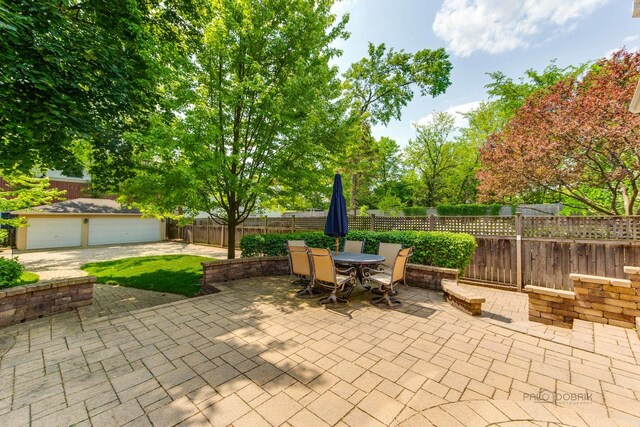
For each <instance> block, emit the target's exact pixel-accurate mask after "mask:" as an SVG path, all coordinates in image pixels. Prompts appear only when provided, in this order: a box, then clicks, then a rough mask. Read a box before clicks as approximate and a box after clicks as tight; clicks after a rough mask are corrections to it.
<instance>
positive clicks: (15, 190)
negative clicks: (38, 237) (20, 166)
mask: <svg viewBox="0 0 640 427" xmlns="http://www.w3.org/2000/svg"><path fill="white" fill-rule="evenodd" d="M3 179H4V181H5V183H6V189H5V190H1V189H0V212H10V211H15V210H19V209H28V208H32V207H35V206H40V205H46V204H49V203H52V202H54V201H56V200H60V199H62V198H64V194H65V193H66V191H60V190H58V189H55V188H49V178H32V177H30V176H28V175H24V174H21V173H12V174H4V176H3ZM0 224H2V225H9V226H12V227H21V226H23V225H25V221H24V218H12V219H2V218H0Z"/></svg>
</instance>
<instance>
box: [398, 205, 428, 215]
mask: <svg viewBox="0 0 640 427" xmlns="http://www.w3.org/2000/svg"><path fill="white" fill-rule="evenodd" d="M402 212H403V213H404V214H405V216H425V215H427V208H425V207H424V206H407V207H406V208H404V209H402Z"/></svg>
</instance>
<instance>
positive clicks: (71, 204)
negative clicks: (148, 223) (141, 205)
mask: <svg viewBox="0 0 640 427" xmlns="http://www.w3.org/2000/svg"><path fill="white" fill-rule="evenodd" d="M12 213H14V214H18V215H29V214H43V213H50V214H129V215H131V214H140V211H139V210H138V209H128V208H126V207H124V206H122V205H121V204H120V203H118V202H116V201H115V200H111V199H72V200H66V201H64V202H59V203H52V204H50V205H43V206H37V207H35V208H31V209H23V210H19V211H13V212H12Z"/></svg>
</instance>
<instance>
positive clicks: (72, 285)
mask: <svg viewBox="0 0 640 427" xmlns="http://www.w3.org/2000/svg"><path fill="white" fill-rule="evenodd" d="M95 281H96V278H95V277H93V276H84V277H76V278H71V279H55V280H46V281H41V282H38V283H33V284H30V285H24V286H15V287H12V288H6V289H0V326H5V325H10V324H13V323H19V322H23V321H25V320H29V319H36V318H39V317H43V316H49V315H51V314H55V313H61V312H63V311H69V310H73V309H74V308H76V307H81V306H84V305H89V304H91V303H92V302H93V284H94V283H95Z"/></svg>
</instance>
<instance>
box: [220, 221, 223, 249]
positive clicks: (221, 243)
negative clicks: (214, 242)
mask: <svg viewBox="0 0 640 427" xmlns="http://www.w3.org/2000/svg"><path fill="white" fill-rule="evenodd" d="M220 230H221V231H222V232H221V233H220V236H221V237H220V247H222V248H224V224H220Z"/></svg>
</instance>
